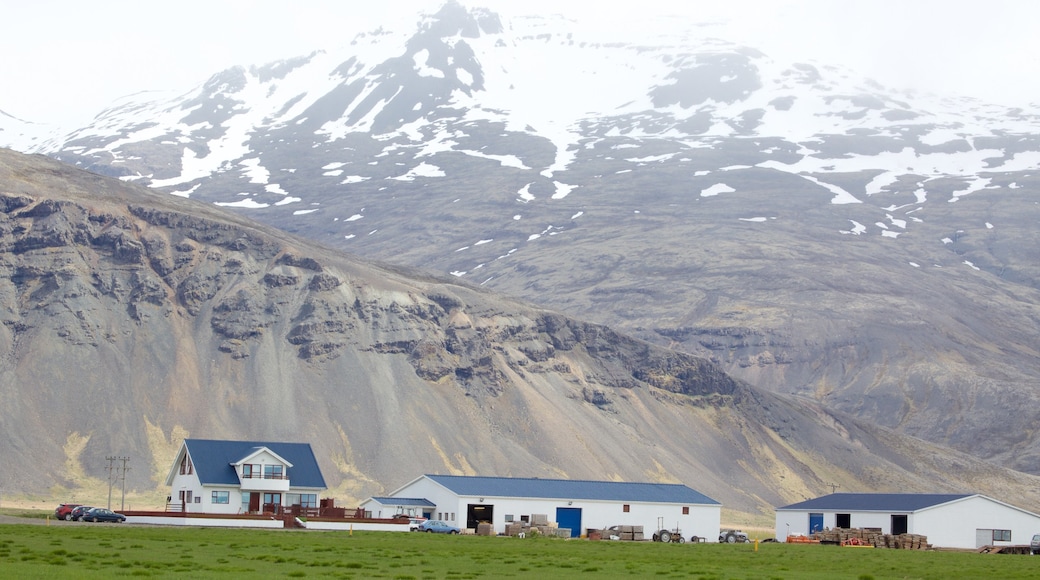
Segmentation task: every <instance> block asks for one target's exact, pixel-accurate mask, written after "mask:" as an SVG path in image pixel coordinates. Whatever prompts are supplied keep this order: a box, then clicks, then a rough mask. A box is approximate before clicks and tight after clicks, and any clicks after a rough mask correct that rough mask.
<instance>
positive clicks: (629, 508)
mask: <svg viewBox="0 0 1040 580" xmlns="http://www.w3.org/2000/svg"><path fill="white" fill-rule="evenodd" d="M631 509H632V506H630V505H628V504H627V503H626V504H623V505H622V506H621V511H623V512H625V513H626V514H627V513H628V512H629V511H630V510H631Z"/></svg>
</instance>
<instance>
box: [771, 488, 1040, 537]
mask: <svg viewBox="0 0 1040 580" xmlns="http://www.w3.org/2000/svg"><path fill="white" fill-rule="evenodd" d="M824 528H877V529H880V530H881V533H884V534H904V533H909V534H921V535H924V536H927V537H928V543H929V544H932V545H933V546H937V547H943V548H968V549H974V548H979V547H981V546H988V545H993V546H1006V545H1014V544H1028V543H1029V540H1030V538H1032V537H1033V534H1036V533H1040V516H1038V515H1036V514H1034V513H1031V512H1028V511H1026V510H1024V509H1021V508H1017V507H1015V506H1013V505H1009V504H1006V503H1003V502H1000V501H997V500H995V499H992V498H989V497H986V496H984V495H979V494H934V493H932V494H930V493H833V494H830V495H825V496H822V497H818V498H816V499H810V500H806V501H803V502H799V503H795V504H791V505H789V506H784V507H781V508H777V510H776V537H777V539H781V540H782V539H784V538H786V537H787V536H788V535H799V534H801V535H809V534H811V533H813V532H817V531H820V530H822V529H824Z"/></svg>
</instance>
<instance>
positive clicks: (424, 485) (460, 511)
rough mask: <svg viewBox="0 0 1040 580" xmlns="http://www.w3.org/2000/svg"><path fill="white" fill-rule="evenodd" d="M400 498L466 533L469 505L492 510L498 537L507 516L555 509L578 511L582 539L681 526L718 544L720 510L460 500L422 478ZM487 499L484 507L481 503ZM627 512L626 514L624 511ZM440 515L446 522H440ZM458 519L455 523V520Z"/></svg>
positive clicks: (550, 515) (685, 532)
mask: <svg viewBox="0 0 1040 580" xmlns="http://www.w3.org/2000/svg"><path fill="white" fill-rule="evenodd" d="M397 495H399V496H401V497H424V498H426V499H428V500H430V501H431V502H433V503H435V504H436V505H437V507H436V508H435V509H434V514H433V518H434V519H444V520H445V521H447V522H448V523H450V524H452V525H454V526H458V527H459V528H466V516H467V512H468V507H469V505H470V504H475V505H488V506H494V509H493V514H492V516H493V517H492V522H491V523H492V525H493V527H494V530H495V533H505V529H506V524H507V522H506V516H507V515H512V516H513V520H514V521H520V520H521V516H525V515H526V516H530V515H533V514H544V515H546V516H547V517H548V520H549V521H555V520H556V513H557V512H556V509H557V508H580V509H581V529H580V530H579V531H578V533H579V534H581V535H584V534H585V532H586V530H588V529H589V528H595V529H604V528H609V527H610V526H616V525H640V526H643V530H644V534H645V537H646V539H650V538H651V537H652V536H653V533H654V532H655V531H657V530H658V529H659V528H664V529H668V530H674V529H675V528H676V527H677V526H678V528H679V530H680V533H681V534H682V536H683V537H684V538H686V539H687V540H689V539H690V537H692V536H698V537H701V538H705V539H706V540H707V541H709V542H716V541H718V537H719V526H720V522H721V518H722V508H721V506H719V505H710V506H704V505H695V504H691V505H686V506H685V507H688V508H689V514H686V515H684V514H683V513H682V511H683V507H684V505H683V504H653V503H646V502H637V501H630V502H621V501H616V502H615V501H609V502H606V501H598V500H566V499H548V500H547V499H526V498H505V497H490V496H486V497H484V498H480V497H472V496H470V497H466V496H462V497H460V496H456V495H455V494H454V493H451V492H450V491H448V490H446V489H445V488H444V487H442V486H440V485H439V484H437V483H435V482H433V481H431V480H429V479H426V478H421V479H419V480H418V481H416V482H414V483H413V484H412V485H409V486H408V487H406V488H403V489H401V490H399V491H398V493H397ZM481 499H483V501H481ZM626 504H627V505H628V506H629V511H628V512H625V510H624V506H625V505H626ZM438 514H440V515H441V516H442V517H439V516H438ZM452 516H454V519H451V517H452Z"/></svg>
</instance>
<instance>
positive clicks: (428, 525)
mask: <svg viewBox="0 0 1040 580" xmlns="http://www.w3.org/2000/svg"><path fill="white" fill-rule="evenodd" d="M418 530H419V531H420V532H431V533H435V534H457V533H459V529H458V528H456V527H455V526H450V525H448V524H446V523H444V522H442V521H440V520H426V521H425V522H423V523H421V524H419V528H418Z"/></svg>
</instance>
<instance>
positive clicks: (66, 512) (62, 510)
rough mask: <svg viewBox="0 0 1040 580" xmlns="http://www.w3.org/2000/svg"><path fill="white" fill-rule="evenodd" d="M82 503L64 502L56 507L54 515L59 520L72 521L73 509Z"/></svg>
mask: <svg viewBox="0 0 1040 580" xmlns="http://www.w3.org/2000/svg"><path fill="white" fill-rule="evenodd" d="M80 505H82V504H78V503H63V504H61V505H60V506H58V507H56V508H54V517H56V518H58V519H59V520H68V521H72V510H73V509H75V508H78V507H79V506H80Z"/></svg>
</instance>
